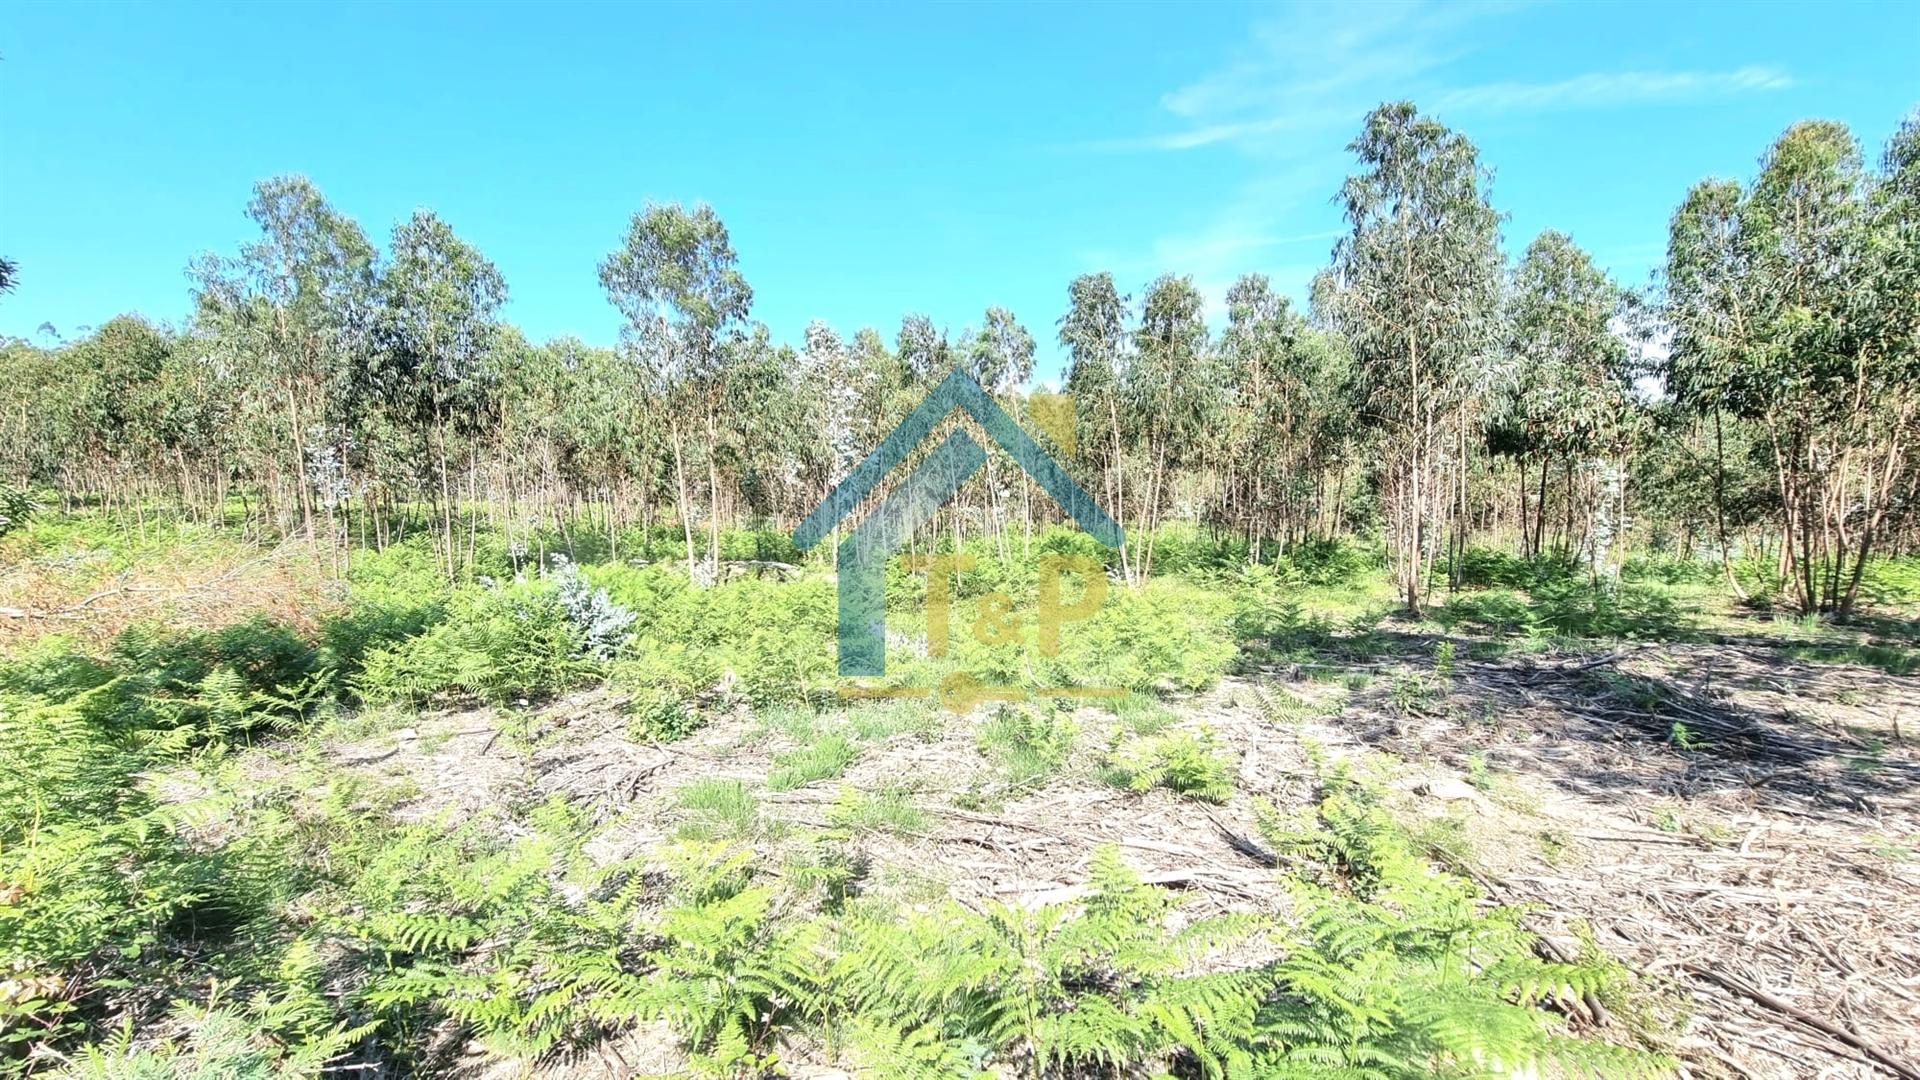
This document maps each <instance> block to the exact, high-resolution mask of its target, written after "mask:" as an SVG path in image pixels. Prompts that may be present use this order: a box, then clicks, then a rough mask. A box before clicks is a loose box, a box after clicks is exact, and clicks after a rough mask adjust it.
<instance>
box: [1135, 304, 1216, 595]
mask: <svg viewBox="0 0 1920 1080" xmlns="http://www.w3.org/2000/svg"><path fill="white" fill-rule="evenodd" d="M1133 343H1134V352H1133V362H1132V363H1131V364H1130V365H1128V368H1127V373H1126V376H1127V377H1126V382H1125V384H1124V385H1123V387H1122V392H1123V393H1124V394H1125V395H1126V397H1127V399H1128V401H1129V403H1130V404H1131V405H1132V412H1133V414H1134V420H1135V424H1136V426H1135V428H1134V432H1133V434H1134V439H1135V440H1136V442H1137V443H1138V445H1139V446H1140V449H1141V452H1142V455H1143V457H1144V460H1145V461H1146V467H1147V475H1146V477H1145V490H1144V491H1143V492H1142V495H1143V498H1142V500H1141V505H1140V524H1141V526H1142V530H1141V531H1142V533H1143V535H1144V538H1145V540H1144V548H1143V550H1142V551H1141V556H1140V559H1139V561H1138V563H1137V564H1136V569H1137V570H1138V572H1139V574H1140V576H1142V577H1145V576H1146V575H1148V574H1150V573H1152V572H1153V553H1154V548H1155V536H1156V529H1157V528H1158V526H1159V522H1160V513H1161V507H1162V505H1163V503H1164V502H1165V500H1166V498H1167V491H1168V488H1169V486H1170V482H1171V480H1172V479H1173V471H1174V470H1175V469H1177V468H1179V467H1181V466H1183V465H1185V464H1187V463H1189V462H1191V461H1194V460H1196V458H1197V456H1198V454H1197V451H1198V448H1199V443H1200V441H1201V440H1202V439H1203V438H1204V437H1205V434H1206V431H1207V424H1208V421H1209V420H1210V419H1211V417H1212V416H1213V413H1214V410H1215V409H1216V408H1217V407H1218V405H1219V403H1220V380H1219V378H1218V373H1217V372H1216V371H1215V370H1214V368H1213V357H1212V355H1211V354H1210V353H1209V351H1208V348H1207V345H1208V334H1207V323H1206V302H1205V300H1203V299H1202V298H1201V296H1200V290H1198V289H1196V288H1194V287H1193V279H1191V278H1187V277H1177V276H1175V275H1173V274H1163V275H1161V276H1160V277H1158V278H1156V279H1154V281H1153V284H1151V285H1149V286H1147V292H1146V295H1145V297H1144V298H1143V299H1142V300H1141V302H1140V325H1139V327H1138V329H1136V330H1135V331H1134V334H1133Z"/></svg>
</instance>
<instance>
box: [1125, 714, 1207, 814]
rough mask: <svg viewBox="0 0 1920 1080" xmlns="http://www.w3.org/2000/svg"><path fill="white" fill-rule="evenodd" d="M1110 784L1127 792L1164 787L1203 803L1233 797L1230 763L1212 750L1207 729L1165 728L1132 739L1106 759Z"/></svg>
mask: <svg viewBox="0 0 1920 1080" xmlns="http://www.w3.org/2000/svg"><path fill="white" fill-rule="evenodd" d="M1106 776H1107V779H1108V781H1109V782H1110V783H1113V784H1114V785H1116V786H1118V787H1124V788H1127V789H1128V790H1130V791H1151V790H1152V789H1154V788H1156V787H1164V788H1166V789H1168V790H1169V791H1172V792H1175V793H1176V794H1180V795H1187V796H1191V797H1193V798H1196V799H1200V800H1203V801H1205V802H1215V803H1219V802H1226V801H1227V800H1228V799H1229V798H1231V797H1232V796H1233V776H1232V773H1231V772H1230V766H1229V765H1228V764H1227V762H1226V761H1224V760H1223V759H1222V758H1221V757H1220V756H1219V754H1217V753H1216V752H1215V751H1214V747H1213V736H1212V734H1211V733H1209V732H1206V731H1197V732H1196V731H1168V732H1163V733H1161V734H1159V735H1151V736H1147V737H1145V738H1139V739H1134V740H1133V741H1131V742H1129V743H1126V744H1125V745H1123V746H1121V747H1120V748H1119V749H1118V750H1117V751H1115V752H1114V753H1113V754H1112V755H1110V756H1109V758H1108V760H1107V769H1106Z"/></svg>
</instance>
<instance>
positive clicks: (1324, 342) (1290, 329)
mask: <svg viewBox="0 0 1920 1080" xmlns="http://www.w3.org/2000/svg"><path fill="white" fill-rule="evenodd" d="M1220 351H1221V360H1222V362H1223V364H1224V372H1223V375H1224V378H1225V379H1226V383H1227V387H1228V389H1229V390H1230V391H1231V401H1232V406H1231V408H1230V409H1229V410H1228V413H1227V416H1226V418H1225V419H1226V422H1225V424H1224V425H1223V428H1222V438H1221V449H1222V451H1223V453H1222V460H1221V468H1222V469H1223V470H1224V471H1225V472H1226V474H1227V477H1228V498H1229V499H1233V500H1236V501H1237V502H1238V504H1239V505H1240V507H1241V512H1240V513H1239V514H1238V515H1236V516H1238V517H1239V518H1240V519H1241V520H1242V522H1243V524H1244V525H1245V527H1246V529H1247V533H1248V541H1249V545H1248V553H1249V555H1250V557H1252V558H1253V559H1254V560H1256V561H1257V560H1258V559H1259V558H1260V554H1261V550H1262V541H1263V538H1264V537H1265V536H1266V535H1268V534H1269V533H1272V534H1276V535H1277V536H1278V537H1279V539H1280V540H1281V542H1283V543H1285V542H1288V541H1290V540H1291V539H1292V538H1294V537H1295V536H1296V535H1300V536H1304V535H1306V531H1307V525H1308V520H1309V518H1310V517H1312V516H1314V515H1317V514H1318V513H1319V511H1320V510H1321V508H1322V503H1324V501H1325V495H1326V492H1325V481H1326V474H1327V471H1328V469H1329V467H1330V466H1331V465H1332V464H1333V463H1334V459H1335V458H1336V457H1337V455H1338V451H1339V446H1340V444H1341V442H1342V441H1343V440H1344V439H1345V435H1346V428H1347V426H1348V417H1347V414H1348V411H1349V410H1348V405H1347V385H1346V384H1347V381H1348V378H1349V373H1348V370H1347V368H1348V364H1347V361H1346V357H1345V354H1344V352H1343V351H1342V350H1341V349H1340V348H1339V347H1338V345H1337V343H1336V342H1335V341H1334V340H1333V339H1332V337H1331V336H1330V335H1328V334H1326V333H1323V332H1322V331H1320V330H1317V329H1315V328H1314V327H1312V326H1310V325H1309V324H1308V322H1307V320H1306V319H1305V318H1304V317H1303V316H1301V315H1300V314H1299V313H1298V312H1296V311H1294V310H1293V306H1292V303H1291V302H1290V301H1289V300H1288V298H1287V297H1286V296H1285V295H1283V294H1280V293H1277V292H1275V291H1274V290H1273V286H1272V284H1271V283H1270V282H1269V281H1268V280H1267V278H1266V276H1265V275H1263V274H1247V275H1245V276H1243V277H1241V278H1240V279H1239V280H1237V281H1235V282H1234V284H1233V286H1232V288H1230V289H1229V290H1228V291H1227V326H1226V331H1225V332H1224V333H1223V334H1222V336H1221V340H1220Z"/></svg>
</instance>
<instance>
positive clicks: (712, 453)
mask: <svg viewBox="0 0 1920 1080" xmlns="http://www.w3.org/2000/svg"><path fill="white" fill-rule="evenodd" d="M736 263H737V259H736V257H735V255H734V251H733V243H732V241H731V239H730V238H729V237H728V235H727V227H726V226H725V225H724V224H722V223H721V221H720V217H719V215H717V214H715V213H714V212H713V208H712V207H710V206H707V205H705V204H701V205H698V206H696V207H694V208H693V209H692V210H688V209H687V208H685V207H683V206H680V205H679V204H677V203H673V204H665V205H657V204H649V205H648V206H647V208H646V210H645V211H643V212H642V213H638V214H635V215H634V216H633V219H632V221H631V222H630V223H629V224H628V228H627V235H626V239H625V241H624V242H623V243H622V244H621V246H620V247H619V248H618V249H616V250H615V251H614V252H613V253H612V254H610V255H608V256H607V257H606V259H605V260H604V261H602V262H601V264H600V286H601V288H602V289H604V290H605V291H606V294H607V299H608V300H609V301H610V302H612V304H613V306H614V307H615V308H617V309H619V311H620V314H621V315H623V316H625V318H626V320H627V321H626V326H625V327H623V328H622V330H621V341H622V343H623V345H624V346H625V347H626V349H627V350H628V352H629V354H630V355H632V356H633V357H635V358H636V359H637V361H638V362H639V363H640V364H641V366H643V367H644V368H645V369H646V370H647V371H648V372H649V373H650V375H651V376H652V380H653V382H654V385H655V386H656V388H657V390H658V392H659V393H660V395H661V397H662V399H663V405H664V412H665V415H666V420H667V430H668V434H669V439H670V442H671V444H672V447H673V463H674V476H675V488H676V508H677V509H678V511H679V515H680V525H681V530H682V532H683V534H684V535H685V538H686V543H687V571H688V573H689V574H694V575H695V576H698V569H697V567H696V557H695V554H694V545H693V524H692V513H691V506H690V503H689V499H688V493H687V446H686V443H687V439H688V436H689V434H697V436H698V437H699V438H700V439H701V448H702V449H703V450H704V451H705V460H706V465H707V526H708V533H707V561H708V572H709V574H712V573H716V572H717V570H718V564H719V561H720V466H719V462H718V460H717V457H716V454H717V451H718V450H719V444H720V441H721V431H720V410H721V407H722V404H723V402H724V401H725V398H726V395H727V380H728V377H729V374H730V371H729V363H730V361H731V360H734V359H737V358H738V355H739V354H738V352H737V351H734V350H728V349H726V348H723V347H722V346H723V344H724V343H725V341H726V339H727V337H728V336H729V335H730V334H733V333H734V332H736V331H737V330H738V329H739V327H740V326H741V325H742V324H743V323H744V322H745V321H746V318H747V312H748V310H749V309H750V308H751V307H752V305H753V289H752V288H751V287H750V286H748V284H747V279H746V278H745V277H743V276H741V274H740V271H739V269H738V267H737V265H736ZM689 426H692V427H693V428H694V431H693V432H691V433H690V432H689V431H688V428H689Z"/></svg>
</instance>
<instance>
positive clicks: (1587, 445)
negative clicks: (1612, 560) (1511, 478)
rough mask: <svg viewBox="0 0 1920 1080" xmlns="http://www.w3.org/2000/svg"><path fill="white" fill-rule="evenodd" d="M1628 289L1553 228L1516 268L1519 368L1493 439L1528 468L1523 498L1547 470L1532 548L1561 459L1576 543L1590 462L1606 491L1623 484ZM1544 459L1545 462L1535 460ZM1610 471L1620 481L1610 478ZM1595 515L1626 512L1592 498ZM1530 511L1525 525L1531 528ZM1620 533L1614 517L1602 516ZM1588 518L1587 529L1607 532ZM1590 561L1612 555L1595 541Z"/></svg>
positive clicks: (1523, 471) (1513, 351) (1514, 323)
mask: <svg viewBox="0 0 1920 1080" xmlns="http://www.w3.org/2000/svg"><path fill="white" fill-rule="evenodd" d="M1622 304H1623V296H1622V293H1621V291H1620V288H1619V286H1617V285H1615V284H1614V283H1613V282H1612V280H1610V279H1609V278H1608V277H1607V275H1606V273H1605V272H1604V271H1602V270H1601V269H1600V268H1598V267H1596V266H1595V265H1594V264H1593V259H1592V257H1590V256H1589V255H1588V254H1587V253H1586V252H1585V251H1583V250H1581V249H1580V247H1579V245H1577V244H1575V243H1574V242H1573V240H1572V238H1570V237H1568V236H1567V235H1566V234H1564V233H1560V232H1556V231H1554V230H1552V229H1549V230H1547V231H1545V232H1543V233H1541V234H1540V235H1539V236H1537V237H1535V238H1534V240H1533V242H1532V243H1531V244H1529V245H1527V251H1526V254H1525V255H1524V256H1523V257H1522V258H1521V260H1520V265H1519V266H1517V267H1516V268H1515V269H1514V274H1513V282H1512V288H1511V289H1510V291H1509V293H1508V303H1507V309H1508V310H1507V320H1506V326H1507V351H1508V355H1509V357H1510V359H1511V365H1510V367H1511V375H1510V379H1509V381H1508V382H1507V384H1506V385H1505V386H1504V387H1503V389H1502V392H1501V393H1500V394H1499V395H1498V396H1497V398H1496V400H1495V403H1494V406H1493V410H1492V415H1491V416H1490V417H1489V418H1488V420H1489V424H1488V429H1489V430H1488V442H1489V444H1490V445H1491V446H1492V447H1493V448H1494V449H1495V450H1497V451H1500V452H1504V453H1506V454H1508V455H1510V456H1512V457H1513V458H1514V459H1515V460H1516V462H1517V463H1518V465H1519V467H1520V479H1521V488H1520V492H1521V496H1520V497H1521V506H1522V510H1523V511H1524V509H1525V504H1526V486H1525V485H1526V480H1527V477H1528V475H1529V474H1530V473H1533V472H1536V471H1537V473H1538V475H1539V477H1540V483H1539V490H1538V493H1537V499H1536V506H1535V508H1536V515H1537V520H1536V522H1535V528H1534V531H1533V533H1532V534H1531V537H1530V538H1528V539H1527V542H1526V548H1527V550H1529V551H1531V552H1534V553H1537V552H1538V551H1539V550H1540V545H1541V542H1542V538H1543V537H1544V534H1545V532H1546V526H1547V473H1548V470H1549V468H1550V466H1551V465H1553V464H1555V463H1556V462H1557V463H1558V464H1560V465H1561V467H1562V468H1561V472H1562V474H1563V479H1564V482H1565V483H1564V489H1565V490H1564V492H1563V505H1564V510H1565V516H1564V528H1563V531H1562V544H1563V545H1564V546H1565V548H1566V550H1567V551H1568V552H1569V553H1571V552H1572V550H1573V548H1574V547H1575V537H1574V528H1573V526H1574V520H1575V511H1576V506H1577V505H1579V504H1580V503H1581V500H1580V499H1578V498H1577V497H1576V493H1575V490H1574V487H1575V481H1576V470H1577V469H1578V468H1579V467H1580V466H1581V465H1582V464H1583V463H1584V464H1586V465H1588V466H1590V468H1591V470H1597V471H1600V472H1603V473H1605V474H1606V475H1605V476H1603V477H1600V478H1599V482H1598V489H1597V490H1600V491H1604V490H1612V489H1613V488H1615V487H1617V480H1618V474H1619V472H1620V470H1621V465H1620V463H1619V461H1618V460H1617V458H1618V456H1619V454H1620V452H1621V450H1622V449H1623V444H1624V438H1625V435H1626V425H1627V420H1628V417H1629V416H1630V415H1631V408H1632V397H1631V389H1632V375H1631V372H1630V371H1629V370H1628V366H1627V365H1628V350H1627V343H1626V341H1625V340H1624V339H1623V338H1622V337H1621V336H1620V334H1618V333H1616V332H1615V329H1614V325H1615V320H1616V319H1617V318H1618V317H1619V316H1620V313H1621V310H1622ZM1534 466H1537V469H1536V468H1534ZM1609 478H1611V481H1613V482H1609ZM1586 510H1587V512H1588V517H1589V518H1590V519H1591V518H1592V517H1593V515H1594V514H1596V513H1599V514H1601V515H1602V516H1603V517H1608V516H1610V517H1617V516H1618V510H1617V508H1608V507H1599V506H1596V505H1594V503H1593V502H1592V500H1587V501H1586ZM1526 524H1527V523H1526V521H1525V519H1524V514H1523V518H1522V522H1521V525H1522V530H1523V532H1524V531H1525V529H1526ZM1601 524H1602V525H1605V526H1606V528H1605V529H1604V530H1603V531H1607V532H1609V534H1610V532H1611V525H1609V524H1607V522H1604V521H1603V522H1601ZM1594 525H1595V522H1594V521H1592V520H1589V522H1588V528H1587V529H1586V535H1587V537H1588V539H1589V541H1591V540H1592V539H1594V538H1595V537H1596V536H1597V535H1598V534H1597V533H1596V531H1595V528H1594ZM1587 546H1588V554H1589V556H1591V557H1592V558H1590V562H1597V561H1598V559H1599V557H1600V556H1601V555H1602V554H1603V553H1601V552H1600V551H1599V550H1598V548H1596V547H1594V545H1592V544H1591V543H1589V544H1588V545H1587Z"/></svg>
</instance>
